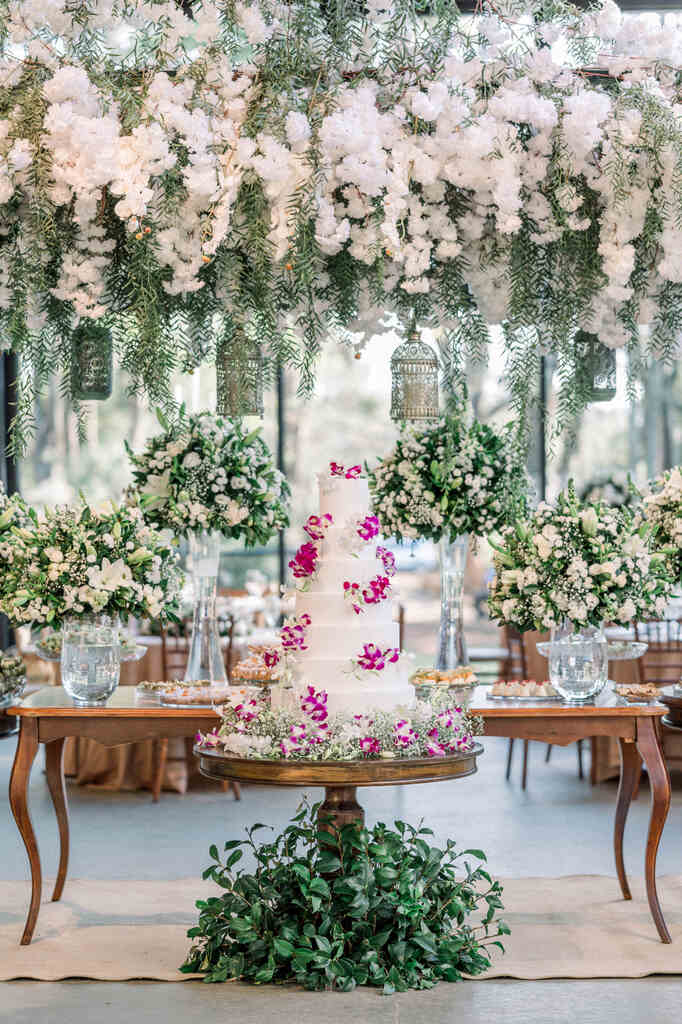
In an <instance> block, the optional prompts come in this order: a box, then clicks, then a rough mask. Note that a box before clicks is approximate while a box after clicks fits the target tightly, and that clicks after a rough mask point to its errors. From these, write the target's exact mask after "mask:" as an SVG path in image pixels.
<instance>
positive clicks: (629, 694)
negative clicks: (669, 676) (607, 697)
mask: <svg viewBox="0 0 682 1024" xmlns="http://www.w3.org/2000/svg"><path fill="white" fill-rule="evenodd" d="M614 690H615V691H616V693H617V694H618V696H619V697H624V698H625V700H629V701H632V702H633V703H636V702H639V701H649V700H656V698H657V697H658V687H657V686H656V684H655V683H632V684H628V685H626V684H625V683H622V684H620V685H619V686H615V687H614Z"/></svg>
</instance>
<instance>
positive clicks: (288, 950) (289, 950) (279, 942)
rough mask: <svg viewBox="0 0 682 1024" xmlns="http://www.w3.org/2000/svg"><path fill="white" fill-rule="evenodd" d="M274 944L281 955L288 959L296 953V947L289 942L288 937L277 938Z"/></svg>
mask: <svg viewBox="0 0 682 1024" xmlns="http://www.w3.org/2000/svg"><path fill="white" fill-rule="evenodd" d="M273 945H274V947H275V950H276V951H277V952H278V953H279V955H280V956H283V957H285V958H286V959H287V960H290V959H291V957H292V956H293V955H294V947H293V946H292V944H291V943H290V942H287V940H286V939H275V940H274V942H273Z"/></svg>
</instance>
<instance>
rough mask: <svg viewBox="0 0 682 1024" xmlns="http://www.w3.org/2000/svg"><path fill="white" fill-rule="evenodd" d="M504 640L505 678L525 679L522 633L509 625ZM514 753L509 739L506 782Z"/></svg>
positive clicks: (525, 754) (525, 744) (525, 776)
mask: <svg viewBox="0 0 682 1024" xmlns="http://www.w3.org/2000/svg"><path fill="white" fill-rule="evenodd" d="M504 640H505V645H506V647H507V650H508V651H509V657H508V658H507V661H506V663H505V666H504V671H505V677H504V678H505V679H527V678H528V663H527V660H526V647H525V644H524V642H523V634H522V633H519V631H518V630H516V629H513V628H512V627H511V626H505V628H504ZM529 742H530V741H529V740H524V741H523V766H522V768H521V789H525V788H526V782H527V781H528V744H529ZM513 753H514V740H513V739H510V740H509V745H508V748H507V770H506V772H505V778H506V780H507V782H509V779H510V777H511V767H512V755H513Z"/></svg>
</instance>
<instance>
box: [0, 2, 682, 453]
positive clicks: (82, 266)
mask: <svg viewBox="0 0 682 1024" xmlns="http://www.w3.org/2000/svg"><path fill="white" fill-rule="evenodd" d="M0 40H1V47H2V49H1V53H0V327H1V332H0V336H1V337H2V339H3V343H4V344H5V345H7V346H11V348H12V349H14V350H15V351H16V352H17V353H18V354H19V356H20V360H21V367H22V374H21V382H20V384H21V388H20V391H21V393H20V402H19V407H18V410H17V419H16V424H15V439H17V438H23V437H25V436H26V434H27V432H28V431H30V427H31V422H30V417H31V405H32V393H33V389H34V388H35V387H38V388H39V387H40V385H41V383H43V382H44V381H45V379H46V378H47V376H48V375H49V374H51V373H53V372H61V373H63V374H64V380H65V387H66V388H67V389H69V390H70V391H72V392H73V391H75V392H76V399H77V397H78V389H77V387H76V388H74V386H73V381H72V374H71V369H72V367H73V362H74V359H75V358H76V354H75V353H74V346H73V345H72V338H73V336H74V332H76V331H77V330H78V329H80V330H81V335H78V336H77V337H79V338H80V337H82V330H83V325H86V327H87V326H88V325H89V326H90V327H93V326H94V325H96V324H98V323H99V324H100V327H105V328H107V331H108V332H110V334H111V340H113V346H114V349H115V352H116V353H117V358H118V362H119V363H120V364H121V365H122V366H123V367H124V368H125V370H127V371H128V373H129V375H130V381H131V386H132V387H133V388H134V389H136V390H144V391H146V392H147V394H148V395H149V397H150V399H151V400H152V401H153V402H157V403H161V404H165V405H167V406H170V405H172V396H171V391H170V387H169V379H170V374H171V373H172V371H173V370H175V369H177V368H181V369H185V370H191V369H192V368H193V367H196V366H197V365H198V364H199V363H201V362H202V361H204V360H211V359H215V355H216V350H217V349H219V350H220V352H221V358H222V359H223V360H224V359H225V352H226V346H227V348H228V349H229V346H233V347H234V352H235V359H238V358H239V357H240V356H239V353H240V352H241V351H242V349H243V348H244V346H246V347H249V348H253V346H254V345H255V344H258V345H261V346H262V347H263V349H264V355H265V359H266V363H269V365H270V366H273V365H274V364H275V363H276V362H277V361H279V362H280V363H282V364H284V365H292V366H295V367H297V368H298V369H299V371H300V381H301V388H302V390H303V391H310V390H311V389H312V387H313V384H314V371H315V361H316V358H317V356H318V353H319V350H320V346H321V345H322V343H323V342H324V341H325V340H326V339H327V337H329V336H337V337H341V338H343V337H344V336H345V335H344V332H345V331H347V330H348V331H353V332H355V333H356V335H361V334H365V335H367V336H370V335H371V334H373V333H376V330H377V323H378V321H379V319H380V318H381V317H383V316H385V315H386V314H387V313H393V314H397V316H398V317H399V319H400V320H401V322H403V323H407V322H408V319H410V318H412V316H416V319H417V322H418V323H419V324H420V325H422V326H427V325H428V326H432V327H436V328H438V329H439V330H440V331H441V337H440V346H441V351H442V353H443V364H444V365H443V369H444V374H445V380H446V384H448V385H452V384H453V382H456V381H457V380H458V377H459V375H460V374H461V373H462V368H463V363H464V359H465V357H466V356H469V357H471V356H474V357H483V356H484V353H485V348H486V344H487V340H488V325H489V324H502V326H503V329H504V332H505V336H506V350H507V368H506V377H507V381H508V385H509V388H510V392H511V395H512V398H513V404H514V412H515V413H516V415H517V416H518V417H519V419H520V420H521V421H522V422H523V421H524V420H525V419H526V417H527V411H528V405H529V402H530V401H531V400H532V396H533V380H534V374H533V368H534V367H535V366H536V365H537V362H538V360H539V357H540V355H541V354H542V353H543V352H544V353H552V354H554V355H555V356H556V359H557V361H558V372H559V376H560V379H561V382H562V386H561V393H560V396H559V419H560V421H565V420H567V419H568V418H569V417H570V416H571V415H572V414H574V413H575V411H576V410H577V409H579V408H580V407H581V405H582V404H583V403H584V402H585V401H586V400H588V398H589V394H590V390H591V388H592V381H591V379H590V373H589V372H586V367H585V365H584V364H585V360H586V358H587V357H586V356H585V354H584V346H581V347H577V346H576V342H575V337H576V332H577V331H578V330H584V331H587V332H588V333H589V334H591V335H592V337H593V339H594V353H593V355H594V356H595V358H598V357H599V354H600V346H602V345H605V346H607V347H608V348H610V349H614V348H620V347H626V348H627V349H628V350H629V352H630V355H631V363H632V364H633V365H634V367H635V369H636V367H637V364H638V362H639V361H640V360H641V358H642V357H643V356H645V355H651V356H652V357H654V358H662V359H665V358H669V357H670V356H671V355H673V354H675V351H676V336H677V332H678V331H679V329H680V327H681V326H682V258H681V257H680V253H681V252H682V123H681V121H680V114H679V109H680V108H679V105H678V104H679V100H680V85H679V82H680V75H679V65H680V62H681V59H682V19H681V16H680V15H666V17H665V19H664V20H661V19H659V17H658V16H657V15H650V16H641V17H638V18H631V17H623V16H622V15H621V13H620V11H619V9H618V8H617V6H616V4H615V3H613V2H611V0H606V2H605V3H604V4H603V5H601V6H593V7H590V8H588V10H587V11H581V10H579V9H578V8H577V7H574V6H573V5H571V4H568V3H563V2H561V0H550V2H546V0H542V2H540V0H535V2H534V0H531V2H529V0H523V2H520V0H499V2H496V3H495V4H494V5H493V4H491V3H488V2H487V0H482V2H481V3H480V5H479V6H478V8H477V14H476V15H475V16H473V17H470V16H464V15H460V13H459V11H458V9H457V6H456V4H455V3H454V2H453V0H431V2H430V3H429V4H428V5H426V4H425V3H422V2H421V0H365V2H363V3H358V2H356V0H291V2H290V3H286V4H285V3H281V2H275V0H256V2H252V3H251V2H248V0H247V2H234V0H220V2H213V0H186V2H185V3H184V4H182V6H180V5H178V4H176V3H172V2H161V3H157V2H154V0H147V2H134V0H88V2H87V3H86V2H79V0H68V2H62V0H51V2H50V3H45V2H43V0H3V2H2V3H0ZM633 55H634V56H633ZM642 325H647V327H648V331H647V332H646V336H645V337H644V338H643V337H642V336H641V326H642ZM107 331H105V332H104V333H105V334H106V333H107ZM104 343H105V342H104V341H102V344H104ZM105 356H106V354H105ZM590 358H592V355H590ZM106 362H107V360H106V358H103V359H102V364H103V365H104V366H106ZM587 370H588V371H589V367H588V368H587Z"/></svg>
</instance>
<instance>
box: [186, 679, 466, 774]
mask: <svg viewBox="0 0 682 1024" xmlns="http://www.w3.org/2000/svg"><path fill="white" fill-rule="evenodd" d="M300 705H301V707H300V711H298V712H297V711H289V710H284V709H277V710H273V709H272V708H270V706H269V704H268V703H267V702H266V701H265V700H261V699H258V698H252V699H251V700H248V701H244V702H243V703H239V704H236V705H232V704H227V705H225V706H224V709H223V717H222V722H221V724H220V726H219V727H217V728H216V729H214V731H213V732H210V733H207V734H202V733H198V734H197V737H196V742H197V745H198V747H199V749H200V750H209V751H210V750H218V751H220V752H221V753H225V754H227V755H230V754H231V755H233V756H236V757H251V758H257V759H265V760H279V759H287V760H312V761H354V760H375V759H393V758H415V757H434V758H436V757H453V756H456V755H458V754H466V753H468V752H469V751H470V750H472V748H473V747H474V738H473V737H474V736H475V735H478V734H480V732H481V723H480V722H479V721H478V720H476V719H472V718H470V716H469V715H468V714H467V712H466V711H464V710H463V709H462V708H461V707H454V706H450V705H449V704H448V703H447V701H446V700H444V701H440V702H439V701H434V702H433V704H430V703H426V702H422V701H418V702H417V704H416V706H415V707H414V708H409V709H408V708H403V709H400V708H396V709H395V710H394V711H371V712H367V713H363V714H356V715H351V714H338V715H334V716H331V717H330V716H329V713H328V711H327V694H326V692H325V691H324V690H316V689H315V688H314V687H313V686H309V687H308V689H307V692H306V693H305V694H304V695H303V696H302V697H301V698H300Z"/></svg>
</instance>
